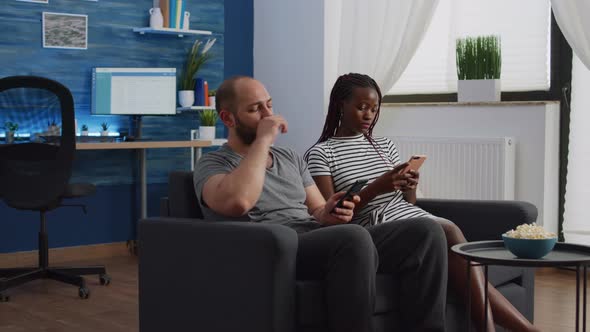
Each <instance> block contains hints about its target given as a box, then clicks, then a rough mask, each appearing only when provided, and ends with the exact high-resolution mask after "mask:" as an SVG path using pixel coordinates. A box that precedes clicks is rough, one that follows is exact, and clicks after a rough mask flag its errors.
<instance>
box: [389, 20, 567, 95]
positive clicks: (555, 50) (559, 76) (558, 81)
mask: <svg viewBox="0 0 590 332" xmlns="http://www.w3.org/2000/svg"><path fill="white" fill-rule="evenodd" d="M549 47H550V52H551V59H550V68H551V75H550V82H549V90H548V91H543V90H531V91H514V92H502V96H501V100H502V101H540V100H561V99H562V97H563V96H562V91H561V90H562V89H561V87H562V86H564V84H569V85H571V76H572V74H571V67H572V58H571V47H570V46H569V44H568V43H567V41H566V40H565V37H564V36H563V33H562V32H561V30H560V29H559V26H558V25H557V21H556V20H555V16H554V15H553V10H551V45H550V46H549ZM568 54H569V57H568ZM569 90H570V89H569V87H568V90H567V91H569ZM568 100H569V97H568ZM437 102H440V103H448V102H457V93H456V92H455V93H427V94H410V95H384V96H383V103H437Z"/></svg>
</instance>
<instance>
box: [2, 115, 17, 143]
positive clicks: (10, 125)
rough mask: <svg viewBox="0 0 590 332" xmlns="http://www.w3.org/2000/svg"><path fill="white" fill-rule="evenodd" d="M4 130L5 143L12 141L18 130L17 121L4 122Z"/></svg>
mask: <svg viewBox="0 0 590 332" xmlns="http://www.w3.org/2000/svg"><path fill="white" fill-rule="evenodd" d="M4 130H5V131H6V138H5V141H6V144H12V143H14V135H15V134H16V131H17V130H18V123H16V122H10V121H7V122H6V123H4Z"/></svg>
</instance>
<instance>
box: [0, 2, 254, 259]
mask: <svg viewBox="0 0 590 332" xmlns="http://www.w3.org/2000/svg"><path fill="white" fill-rule="evenodd" d="M151 3H152V0H134V1H126V0H99V1H98V2H89V1H78V0H50V1H49V4H45V5H44V4H34V3H24V2H17V1H14V0H4V1H3V4H2V6H1V7H0V62H1V63H2V66H0V77H4V76H11V75H28V74H32V75H39V76H46V77H49V78H52V79H55V80H58V81H60V82H62V83H64V84H65V85H67V86H68V87H69V88H70V89H71V91H72V93H73V95H74V99H75V103H76V117H77V119H78V124H79V125H81V124H82V123H86V124H88V125H89V127H90V130H91V131H98V129H93V128H97V127H98V124H99V123H101V122H103V121H107V122H109V123H110V124H111V126H112V128H113V129H114V130H118V129H119V128H121V129H123V128H128V127H129V126H130V123H129V121H130V119H129V117H126V116H118V117H117V116H110V117H105V116H100V117H99V116H91V115H90V110H89V101H90V72H91V68H92V67H96V66H103V67H107V66H109V67H176V68H177V69H178V70H180V68H181V66H182V62H183V59H184V56H185V54H186V52H187V51H188V49H189V48H190V46H191V44H192V42H193V41H194V40H195V37H185V38H178V37H174V36H162V35H139V34H137V33H133V32H132V30H131V29H132V28H133V27H140V26H146V25H147V24H148V14H147V10H148V9H149V8H150V7H151ZM187 6H188V8H187V10H189V11H190V12H191V28H193V29H204V30H211V31H213V32H214V37H216V38H218V40H217V43H216V45H215V46H214V48H213V49H212V51H213V52H214V54H215V57H214V58H213V60H212V61H211V62H209V63H208V64H206V65H205V67H204V68H202V71H201V72H200V73H201V74H200V76H201V75H202V76H203V77H204V78H205V79H206V80H208V81H209V83H210V87H212V88H215V87H216V86H217V85H218V84H219V83H220V82H221V81H222V80H223V78H225V77H229V76H233V75H252V44H253V41H252V35H253V22H252V20H253V8H252V0H225V1H223V0H199V1H197V0H188V4H187ZM43 11H50V12H63V13H74V14H85V15H88V17H89V19H88V29H89V36H88V50H59V49H44V48H42V41H41V13H42V12H43ZM196 18H198V19H196ZM198 38H201V39H202V37H198ZM1 117H2V115H0V118H1ZM2 122H3V121H2ZM143 123H144V126H143V129H144V131H143V134H144V136H145V137H151V138H154V139H186V138H187V137H188V133H189V130H190V129H191V128H197V127H198V117H197V115H196V114H194V113H193V114H181V115H177V116H168V117H144V122H143ZM222 133H223V129H222V128H221V126H219V128H218V134H222ZM147 155H148V182H149V186H148V215H151V216H153V215H157V214H158V200H159V198H160V197H162V196H165V195H166V190H167V189H166V182H167V174H168V173H169V172H170V171H172V170H178V169H185V170H188V169H189V167H190V164H189V158H190V157H189V155H190V153H189V151H188V150H187V149H167V150H148V154H147ZM136 166H137V161H136V153H135V152H133V151H125V150H120V151H79V152H78V153H77V155H76V160H75V163H74V174H73V177H72V182H74V181H84V182H92V183H95V184H97V186H98V191H97V194H96V195H95V196H92V197H87V198H83V199H79V200H78V201H79V202H80V203H85V204H87V205H88V207H89V214H88V215H87V216H84V215H83V214H82V212H81V211H80V210H79V209H75V208H61V209H59V210H56V211H53V212H50V213H49V215H48V232H49V245H50V247H63V246H73V245H81V244H93V243H109V242H117V241H124V240H127V239H131V238H133V237H134V234H135V221H136V220H137V217H138V195H139V189H138V188H137V176H138V174H137V167H136ZM37 231H38V215H37V214H34V213H29V212H23V211H16V210H13V209H11V208H9V207H6V206H5V205H4V204H3V203H0V234H2V237H0V253H2V252H13V251H21V250H32V249H36V247H37V245H36V241H37V234H36V233H37Z"/></svg>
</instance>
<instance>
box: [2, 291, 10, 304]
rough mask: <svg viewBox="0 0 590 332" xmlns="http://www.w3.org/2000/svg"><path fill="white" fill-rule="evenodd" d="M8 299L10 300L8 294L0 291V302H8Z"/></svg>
mask: <svg viewBox="0 0 590 332" xmlns="http://www.w3.org/2000/svg"><path fill="white" fill-rule="evenodd" d="M8 301H10V296H8V295H4V294H2V293H0V302H8Z"/></svg>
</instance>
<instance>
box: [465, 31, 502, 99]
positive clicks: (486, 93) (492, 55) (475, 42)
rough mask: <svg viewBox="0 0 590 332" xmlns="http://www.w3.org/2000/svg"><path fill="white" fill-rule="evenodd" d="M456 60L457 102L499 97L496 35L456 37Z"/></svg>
mask: <svg viewBox="0 0 590 332" xmlns="http://www.w3.org/2000/svg"><path fill="white" fill-rule="evenodd" d="M456 61H457V77H458V79H459V81H458V85H457V99H458V101H459V102H490V101H491V102H494V101H500V94H501V91H502V89H501V85H500V74H501V72H502V48H501V44H500V37H499V36H493V35H491V36H478V37H466V38H459V39H457V43H456Z"/></svg>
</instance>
